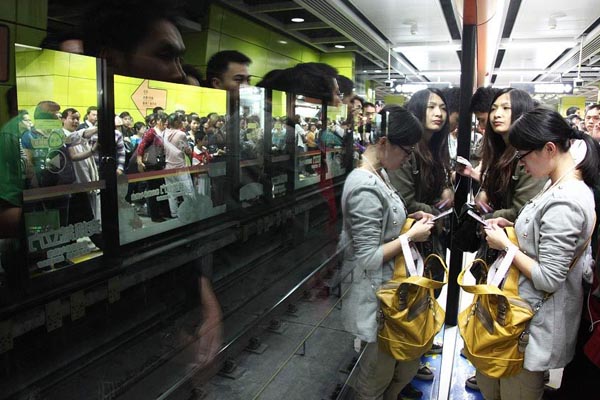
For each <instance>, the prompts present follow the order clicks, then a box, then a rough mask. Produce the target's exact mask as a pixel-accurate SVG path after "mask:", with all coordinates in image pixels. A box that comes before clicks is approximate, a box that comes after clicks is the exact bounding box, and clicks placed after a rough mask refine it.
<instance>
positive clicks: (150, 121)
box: [115, 75, 227, 244]
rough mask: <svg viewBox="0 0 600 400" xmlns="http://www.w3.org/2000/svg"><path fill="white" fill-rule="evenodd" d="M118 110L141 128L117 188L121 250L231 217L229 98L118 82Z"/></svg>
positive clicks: (130, 138)
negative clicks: (186, 227) (216, 218)
mask: <svg viewBox="0 0 600 400" xmlns="http://www.w3.org/2000/svg"><path fill="white" fill-rule="evenodd" d="M155 107H162V108H163V110H164V111H163V112H161V116H157V115H152V114H153V112H152V111H153V109H154V108H155ZM115 110H116V113H117V114H120V113H123V112H125V111H126V112H128V113H129V115H130V116H131V117H132V120H133V121H137V122H136V123H135V124H134V127H137V128H134V129H133V130H131V131H130V136H127V134H126V137H125V140H126V141H128V142H129V143H130V144H131V146H132V154H131V158H130V160H129V162H128V167H127V173H126V174H125V175H122V176H121V177H119V180H118V204H119V233H120V242H121V244H126V243H131V242H133V241H136V240H140V239H143V238H147V237H149V236H152V235H156V234H158V233H161V232H165V231H168V230H171V229H175V228H178V227H180V226H183V225H187V224H190V223H192V222H196V221H200V220H203V219H206V218H209V217H212V216H215V215H218V214H222V213H224V212H225V210H226V206H225V191H226V189H225V184H224V182H225V175H226V172H227V168H226V163H225V151H226V148H225V129H224V126H225V114H226V112H227V92H225V91H222V90H217V89H208V88H201V87H196V86H188V85H180V84H174V83H167V82H161V81H153V80H145V79H139V78H132V77H125V76H119V75H117V76H115ZM149 115H150V117H149ZM201 115H202V116H204V115H205V116H206V117H200V116H201ZM138 122H139V123H138ZM138 128H139V129H138ZM161 157H164V160H162V159H161ZM157 160H158V161H159V162H156V161H157Z"/></svg>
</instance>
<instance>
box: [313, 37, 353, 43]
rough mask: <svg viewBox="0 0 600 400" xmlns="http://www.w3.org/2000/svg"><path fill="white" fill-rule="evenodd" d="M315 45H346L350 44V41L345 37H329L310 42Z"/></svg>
mask: <svg viewBox="0 0 600 400" xmlns="http://www.w3.org/2000/svg"><path fill="white" fill-rule="evenodd" d="M312 42H313V43H315V44H328V43H348V42H352V40H350V39H348V38H347V37H345V36H331V37H322V38H317V39H313V40H312Z"/></svg>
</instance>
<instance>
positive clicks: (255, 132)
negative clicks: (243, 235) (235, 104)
mask: <svg viewBox="0 0 600 400" xmlns="http://www.w3.org/2000/svg"><path fill="white" fill-rule="evenodd" d="M264 126H265V89H263V88H259V87H252V86H245V87H241V88H240V201H242V204H243V206H248V205H251V204H253V203H254V202H256V201H257V200H258V199H260V198H261V197H262V196H263V194H264V188H263V181H264V177H263V175H264Z"/></svg>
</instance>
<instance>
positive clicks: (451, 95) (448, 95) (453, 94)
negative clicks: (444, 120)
mask: <svg viewBox="0 0 600 400" xmlns="http://www.w3.org/2000/svg"><path fill="white" fill-rule="evenodd" d="M442 94H443V95H444V99H445V100H446V110H447V111H448V126H449V128H448V130H449V131H450V132H452V131H454V130H455V129H456V128H458V112H459V108H460V88H458V87H451V88H445V89H444V90H442Z"/></svg>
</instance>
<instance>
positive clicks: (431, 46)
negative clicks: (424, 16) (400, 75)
mask: <svg viewBox="0 0 600 400" xmlns="http://www.w3.org/2000/svg"><path fill="white" fill-rule="evenodd" d="M460 49H461V43H460V41H459V40H454V41H451V42H433V43H421V42H415V43H405V44H402V45H400V46H396V47H394V48H392V50H394V51H397V52H410V51H415V50H416V51H458V50H460Z"/></svg>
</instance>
